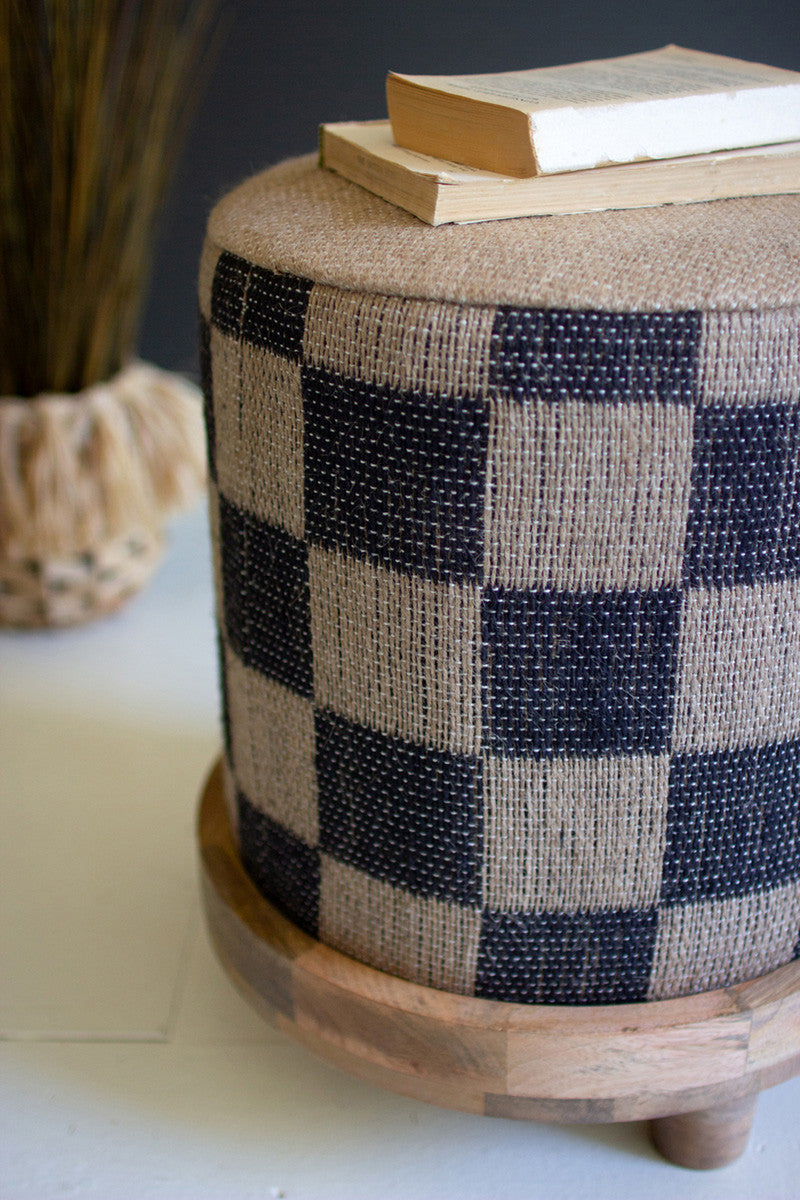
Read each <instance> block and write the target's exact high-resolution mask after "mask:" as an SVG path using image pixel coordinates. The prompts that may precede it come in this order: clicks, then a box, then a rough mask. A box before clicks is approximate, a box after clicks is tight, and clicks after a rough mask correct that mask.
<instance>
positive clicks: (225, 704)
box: [217, 628, 233, 770]
mask: <svg viewBox="0 0 800 1200" xmlns="http://www.w3.org/2000/svg"><path fill="white" fill-rule="evenodd" d="M217 662H218V663H219V695H220V717H221V720H222V744H223V746H224V747H225V755H226V757H227V759H228V765H229V766H230V768H231V770H233V738H232V736H231V706H230V700H229V693H228V662H227V654H226V651H225V641H224V639H223V637H222V632H221V630H220V629H219V628H217Z"/></svg>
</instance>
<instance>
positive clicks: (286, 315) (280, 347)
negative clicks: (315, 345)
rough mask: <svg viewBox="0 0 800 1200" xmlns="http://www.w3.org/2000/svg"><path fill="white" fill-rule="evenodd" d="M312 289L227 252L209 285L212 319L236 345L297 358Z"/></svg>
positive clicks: (294, 278)
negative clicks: (237, 343)
mask: <svg viewBox="0 0 800 1200" xmlns="http://www.w3.org/2000/svg"><path fill="white" fill-rule="evenodd" d="M312 286H313V285H312V283H311V281H310V280H308V279H301V278H300V277H299V276H297V275H289V274H279V273H277V272H275V271H268V270H267V269H266V268H265V267H255V266H253V264H252V263H249V262H248V261H247V260H246V259H244V258H238V257H237V256H236V255H235V254H230V253H229V252H228V251H224V252H223V253H222V254H220V256H219V259H218V260H217V266H216V269H215V271H214V279H213V282H212V285H211V320H212V322H213V323H214V324H215V325H216V327H217V328H218V329H220V330H221V331H222V332H223V333H227V334H230V335H231V336H232V337H235V338H236V339H237V340H242V341H245V342H249V344H250V345H251V346H261V347H263V348H265V349H267V350H271V351H272V352H273V353H274V354H281V355H283V356H284V357H285V358H291V359H298V358H299V357H300V351H301V348H302V343H303V330H304V326H305V316H306V309H307V308H308V297H309V295H310V294H311V288H312Z"/></svg>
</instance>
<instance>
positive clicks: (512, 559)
mask: <svg viewBox="0 0 800 1200" xmlns="http://www.w3.org/2000/svg"><path fill="white" fill-rule="evenodd" d="M691 469H692V414H691V412H690V410H689V409H688V408H686V407H684V406H682V405H676V404H655V403H653V404H649V403H648V404H618V405H606V404H590V403H584V402H581V401H565V402H564V403H558V404H551V403H545V402H543V401H538V402H533V403H531V404H530V405H527V404H518V403H516V402H514V401H507V400H496V401H493V402H492V410H491V420H490V433H489V460H488V472H487V490H486V530H487V535H486V572H487V578H488V579H489V581H490V582H492V583H497V584H502V585H504V586H506V587H516V588H529V587H554V588H558V589H560V590H565V591H574V590H577V589H581V588H592V589H601V588H634V587H635V588H657V587H664V586H668V585H670V584H675V583H677V582H678V580H679V579H680V574H681V566H682V559H683V545H684V539H685V535H686V518H687V513H688V505H689V487H690V477H691Z"/></svg>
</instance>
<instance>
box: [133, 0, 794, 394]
mask: <svg viewBox="0 0 800 1200" xmlns="http://www.w3.org/2000/svg"><path fill="white" fill-rule="evenodd" d="M221 9H222V17H223V28H224V35H223V39H222V42H221V46H220V49H219V51H218V54H217V57H216V62H215V65H214V67H213V70H212V72H211V75H210V78H209V79H208V82H207V84H206V88H205V91H204V94H203V96H202V99H201V102H200V104H199V107H198V110H197V114H196V117H195V121H194V124H193V127H192V130H191V133H190V136H189V140H188V144H187V147H186V151H185V154H184V156H183V159H182V161H181V164H180V167H179V171H178V176H177V179H176V182H175V186H174V188H173V192H172V196H171V199H170V204H169V207H168V211H167V213H166V216H165V220H164V225H163V231H162V237H161V240H160V243H159V246H158V250H157V255H156V261H155V266H154V274H153V282H152V287H151V293H150V297H149V301H148V304H147V308H146V312H145V319H144V325H143V328H142V335H141V339H140V350H141V353H142V354H143V355H144V356H145V357H147V358H150V359H151V360H153V361H154V362H157V363H159V364H160V365H162V366H165V367H169V368H173V369H176V370H182V371H187V372H189V373H191V374H193V375H195V374H196V344H195V343H196V302H195V277H196V271H197V259H198V256H199V253H200V246H201V244H202V236H203V229H204V226H205V221H206V217H207V215H208V211H209V209H210V208H211V206H212V205H213V204H214V202H215V201H216V200H217V199H218V198H219V197H220V196H222V195H223V194H224V193H225V192H226V191H227V190H228V189H229V188H230V187H232V186H233V185H234V184H236V183H237V182H239V181H240V180H241V179H243V178H244V177H245V176H247V175H250V174H252V173H253V172H254V171H257V170H260V169H262V168H263V167H266V166H268V165H269V164H270V163H273V162H277V161H278V160H279V159H281V158H284V157H286V156H287V155H290V154H302V153H305V152H307V151H310V150H313V149H314V148H315V146H316V138H317V127H318V125H319V124H320V123H321V122H322V121H342V120H360V119H366V118H370V117H379V116H383V115H385V112H386V106H385V100H384V94H383V85H384V79H385V76H386V72H387V70H398V71H406V72H410V73H419V74H424V73H438V74H451V73H456V72H478V71H502V70H512V69H514V68H516V69H522V68H525V67H539V66H550V65H553V64H556V63H561V62H575V61H579V60H581V59H586V58H605V57H607V56H610V55H616V54H629V53H633V52H635V51H638V50H649V49H653V48H654V47H656V46H660V45H663V44H665V43H666V42H677V43H678V44H679V45H685V46H692V47H695V48H697V49H700V50H709V51H713V52H715V53H718V54H730V55H734V56H736V57H738V58H749V59H753V60H756V61H761V62H769V63H773V64H774V65H775V66H782V67H789V68H792V69H795V70H800V0H740V2H738V3H736V2H735V0H672V2H671V3H662V2H661V0H659V2H657V3H648V2H647V0H619V2H616V3H615V2H614V0H607V2H603V0H595V2H592V0H491V2H489V0H475V2H470V0H461V2H460V3H459V2H457V0H429V3H425V2H424V0H394V2H393V3H387V2H385V0H384V2H381V0H350V2H348V0H344V2H343V3H326V2H325V0H317V2H315V0H284V2H283V3H281V2H280V0H227V2H226V0H221Z"/></svg>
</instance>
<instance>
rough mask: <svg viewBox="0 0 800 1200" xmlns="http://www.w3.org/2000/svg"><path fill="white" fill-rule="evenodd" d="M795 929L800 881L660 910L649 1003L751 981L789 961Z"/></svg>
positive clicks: (798, 921) (799, 918)
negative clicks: (766, 889) (747, 893)
mask: <svg viewBox="0 0 800 1200" xmlns="http://www.w3.org/2000/svg"><path fill="white" fill-rule="evenodd" d="M798 930H800V883H790V884H787V885H786V886H784V887H778V888H774V889H773V890H772V891H768V892H756V893H754V894H751V895H749V896H743V897H737V898H735V899H730V900H705V901H702V902H701V903H698V904H687V905H685V906H683V905H680V906H678V907H675V908H663V909H662V910H661V911H660V913H659V915H658V937H657V939H656V949H655V958H654V962H653V970H652V973H651V977H650V990H649V993H648V997H647V998H648V1000H660V999H662V998H663V997H667V996H687V995H690V994H692V993H693V992H707V991H710V990H711V989H712V988H718V987H725V986H726V985H727V984H729V983H732V982H735V981H737V980H741V979H756V978H758V976H759V975H766V974H767V972H768V971H774V970H775V969H776V968H777V967H780V966H782V965H783V964H784V963H787V962H789V961H790V960H791V959H792V957H793V955H794V950H795V947H796V945H797V938H798Z"/></svg>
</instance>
